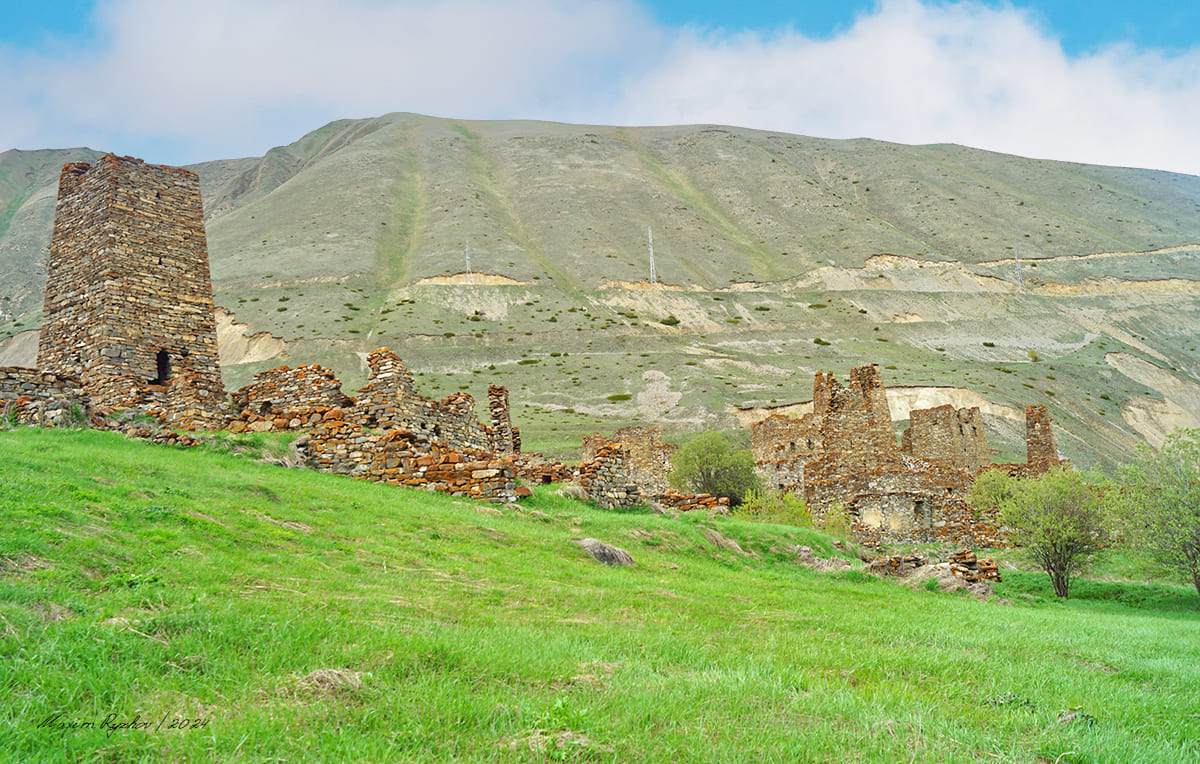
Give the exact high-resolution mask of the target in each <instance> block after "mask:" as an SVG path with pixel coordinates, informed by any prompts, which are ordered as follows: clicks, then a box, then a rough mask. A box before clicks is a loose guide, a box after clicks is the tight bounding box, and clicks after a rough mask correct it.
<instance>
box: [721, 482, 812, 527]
mask: <svg viewBox="0 0 1200 764" xmlns="http://www.w3.org/2000/svg"><path fill="white" fill-rule="evenodd" d="M733 514H734V515H735V516H736V517H739V518H741V519H743V520H763V521H766V522H770V523H786V524H788V525H799V526H800V527H802V528H811V527H812V515H811V514H810V513H809V511H808V507H807V506H805V505H804V499H803V498H802V497H800V496H797V495H796V494H794V493H790V492H788V491H776V490H757V489H751V490H749V491H747V492H746V496H745V498H744V499H743V500H742V503H741V504H739V505H738V507H737V509H735V510H734V511H733Z"/></svg>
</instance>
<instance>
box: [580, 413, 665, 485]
mask: <svg viewBox="0 0 1200 764" xmlns="http://www.w3.org/2000/svg"><path fill="white" fill-rule="evenodd" d="M612 444H618V445H620V446H621V447H623V448H624V449H625V452H626V454H627V459H628V464H629V478H630V482H633V483H637V484H638V486H639V487H640V489H641V490H642V492H643V493H667V492H669V491H670V488H671V487H670V483H669V482H668V480H667V476H668V475H670V474H671V455H672V454H674V453H675V451H676V450H677V449H676V446H673V445H671V444H670V443H664V442H663V439H662V428H661V427H658V426H657V425H652V426H642V425H629V426H628V427H622V428H620V429H619V430H617V431H616V432H614V433H613V434H612V437H611V438H606V437H604V436H603V435H599V434H597V433H592V434H591V435H586V436H584V438H583V451H582V454H581V459H582V460H583V461H585V462H586V461H589V460H591V459H594V458H595V457H596V455H597V454H598V453H599V451H600V449H601V448H604V447H605V446H609V445H612Z"/></svg>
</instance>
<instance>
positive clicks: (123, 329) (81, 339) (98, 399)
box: [37, 154, 225, 421]
mask: <svg viewBox="0 0 1200 764" xmlns="http://www.w3.org/2000/svg"><path fill="white" fill-rule="evenodd" d="M43 312H44V319H43V324H42V331H41V338H40V340H39V343H38V361H37V362H38V367H39V368H40V369H42V370H45V371H52V372H56V373H58V374H67V375H72V376H76V377H79V378H80V379H81V380H82V381H83V385H84V388H85V390H87V392H88V393H89V394H90V395H91V398H92V403H93V405H94V406H95V407H97V408H99V409H105V410H112V409H121V408H128V407H131V406H142V407H146V408H149V409H151V410H154V411H157V412H159V413H161V414H163V415H164V416H165V417H166V418H167V419H168V420H170V421H184V420H187V421H203V420H210V421H211V420H212V419H214V418H216V417H217V416H218V414H219V412H220V410H221V408H222V406H223V405H224V397H225V389H224V386H223V385H222V383H221V370H220V366H219V364H218V360H217V333H216V322H215V319H214V317H213V298H212V283H211V281H210V278H209V269H208V246H207V243H206V240H205V235H204V217H203V209H202V207H201V203H200V181H199V178H198V176H197V175H196V173H194V172H191V171H190V170H184V169H181V168H176V167H165V166H159V165H148V164H145V163H144V162H142V161H141V160H139V159H133V158H131V157H118V156H114V155H112V154H108V155H106V156H104V157H101V158H100V159H98V160H96V162H95V164H88V163H86V162H70V163H68V164H66V165H64V166H63V170H62V175H61V176H60V178H59V184H58V204H57V206H56V207H55V214H54V233H53V235H52V237H51V242H50V259H49V264H48V267H47V281H46V299H45V307H44V311H43Z"/></svg>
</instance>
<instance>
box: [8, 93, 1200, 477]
mask: <svg viewBox="0 0 1200 764" xmlns="http://www.w3.org/2000/svg"><path fill="white" fill-rule="evenodd" d="M34 154H36V155H37V156H36V157H31V156H30V152H8V153H6V154H5V155H3V156H2V157H0V178H12V177H13V176H14V175H21V177H22V178H25V179H24V180H22V181H21V184H23V185H20V184H19V185H20V187H21V189H23V190H20V191H19V193H18V192H16V191H6V190H3V189H6V188H7V186H3V185H2V184H0V193H7V194H8V196H5V197H0V209H9V210H11V212H10V213H8V220H9V223H8V229H7V230H5V231H3V233H2V238H0V253H3V256H2V257H0V292H2V293H3V294H0V300H3V302H0V305H2V306H4V307H3V308H0V309H2V310H5V311H7V315H6V316H4V317H2V318H4V319H5V320H7V321H8V323H4V321H0V332H3V331H5V330H7V331H8V332H9V333H16V332H20V331H22V330H26V331H27V330H30V329H32V328H35V327H36V326H37V324H38V323H39V322H40V316H39V312H38V308H39V307H40V289H41V286H40V283H39V281H38V279H39V278H44V274H42V273H41V272H40V271H38V269H37V267H36V265H35V264H36V261H37V257H38V254H37V253H38V252H43V251H44V248H45V246H46V244H47V242H48V239H49V227H50V210H51V208H52V203H51V201H52V199H53V194H54V183H55V182H56V180H57V167H56V166H55V163H56V162H57V163H58V165H59V166H61V162H58V159H59V158H60V157H61V156H64V155H65V154H63V153H62V152H58V153H54V152H34ZM35 158H36V160H37V161H36V162H34V159H35ZM148 159H150V160H151V161H153V158H148ZM22 168H25V169H22ZM195 169H196V170H197V171H198V172H199V173H200V175H201V179H202V184H203V190H204V195H205V209H206V217H207V222H208V236H209V247H210V252H211V262H212V272H213V279H214V286H215V288H216V298H217V303H218V304H219V305H220V306H222V307H224V308H226V309H227V310H229V311H230V312H231V313H233V314H234V315H235V316H236V320H237V322H240V323H242V324H245V326H246V329H245V331H246V332H247V333H249V334H253V333H254V332H263V331H265V332H270V333H272V334H274V335H276V336H277V337H279V338H281V340H283V342H284V344H285V347H286V350H285V351H284V352H285V354H286V360H284V357H283V356H281V357H280V358H275V359H269V360H261V359H260V358H257V357H256V359H255V360H254V361H252V362H246V363H241V361H243V360H245V359H244V357H241V356H238V355H237V354H235V353H229V354H227V355H226V356H225V358H224V361H225V363H226V364H227V365H226V367H225V369H226V375H227V383H228V384H230V385H238V384H242V383H244V382H245V381H247V380H248V379H249V377H250V375H251V374H252V373H253V372H254V371H256V370H258V369H261V368H264V367H266V366H269V365H275V364H278V363H281V362H287V363H289V364H292V365H295V364H299V363H308V362H320V363H324V364H326V365H331V366H333V367H335V368H336V369H338V371H339V374H340V376H341V377H342V379H343V380H344V381H345V382H346V383H347V387H348V388H350V389H353V388H354V387H355V386H356V385H357V383H359V382H361V381H362V374H363V371H362V366H361V360H360V359H361V354H363V353H365V352H366V351H368V350H370V349H373V348H374V347H377V346H379V345H388V346H390V347H392V348H393V349H395V350H396V351H397V352H399V353H400V354H401V356H402V357H403V358H405V360H406V361H407V362H408V363H409V364H410V365H411V366H412V367H413V368H414V369H416V370H417V371H418V372H420V374H419V376H418V380H419V382H420V384H421V385H422V390H424V391H425V392H426V393H427V394H431V395H432V394H446V393H449V392H454V391H456V390H459V389H466V390H469V391H470V392H472V394H474V395H475V397H476V398H477V399H481V398H482V397H483V392H484V390H485V389H486V385H487V384H488V383H489V382H499V383H502V384H506V385H508V386H509V387H510V389H511V390H512V391H513V400H514V404H515V405H516V406H517V411H516V414H517V417H518V423H519V424H521V425H522V426H523V427H524V428H525V430H526V432H527V433H528V434H529V435H530V436H531V440H532V442H533V443H534V444H535V445H541V446H547V447H551V448H558V447H562V446H565V445H566V444H568V443H571V442H575V443H577V442H578V440H577V438H578V434H580V433H581V432H586V431H590V430H591V429H595V428H601V429H603V428H606V427H607V426H609V425H610V424H611V425H613V426H616V425H617V424H619V423H622V422H626V421H630V420H635V419H637V420H651V421H659V422H662V423H664V424H665V425H667V426H668V427H672V428H694V427H698V426H726V425H729V424H731V423H732V419H731V418H730V416H729V414H728V412H729V410H730V409H731V407H734V406H745V405H762V406H766V405H772V404H775V403H783V402H789V401H797V400H803V399H805V398H807V397H808V395H809V392H810V389H811V379H812V377H811V374H812V373H813V372H814V371H816V370H817V369H821V368H824V369H828V370H833V371H835V372H838V373H840V374H845V373H846V371H848V369H849V368H850V367H851V366H853V365H857V364H860V363H871V362H877V363H879V364H880V365H881V366H883V367H885V369H884V379H885V382H887V383H888V384H895V385H901V384H903V385H917V386H953V387H969V388H971V389H973V390H975V391H976V392H978V393H981V394H983V395H984V396H985V397H987V398H988V399H989V400H991V401H992V402H994V403H995V404H997V405H1000V406H1010V407H1015V408H1017V409H1020V408H1022V407H1023V406H1024V405H1025V404H1027V403H1045V404H1047V405H1049V406H1050V408H1051V410H1052V413H1053V415H1054V417H1055V419H1056V421H1057V422H1058V423H1059V424H1060V425H1061V426H1062V431H1061V433H1060V445H1061V447H1062V449H1063V451H1064V452H1065V453H1066V454H1067V455H1068V456H1071V457H1072V458H1077V459H1082V460H1083V461H1096V460H1099V461H1108V460H1111V459H1114V458H1117V457H1119V455H1121V454H1123V453H1126V452H1127V451H1128V449H1130V448H1132V447H1133V445H1135V444H1136V443H1138V442H1140V441H1142V440H1143V439H1149V440H1151V441H1152V442H1153V441H1155V440H1156V439H1157V438H1159V437H1161V434H1162V431H1163V430H1165V429H1168V425H1169V424H1171V423H1173V424H1180V423H1183V424H1186V423H1189V422H1192V421H1195V422H1196V423H1197V424H1200V412H1197V411H1195V410H1194V409H1192V408H1191V404H1190V401H1192V400H1194V399H1195V395H1194V394H1195V393H1196V392H1197V391H1200V352H1198V351H1197V350H1196V344H1197V343H1196V341H1195V339H1194V327H1195V326H1197V325H1200V300H1198V299H1197V295H1198V294H1200V247H1197V244H1198V243H1200V178H1197V177H1193V176H1184V175H1177V174H1170V173H1163V172H1154V171H1147V170H1135V169H1123V168H1111V167H1096V166H1088V165H1079V164H1070V163H1061V162H1049V161H1041V160H1030V159H1022V158H1019V157H1011V156H1005V155H1000V154H994V153H990V152H985V151H978V150H974V149H967V148H963V147H959V146H902V145H896V144H888V143H882V142H878V141H871V140H854V141H832V140H822V139H816V138H808V137H803V136H795V135H786V134H777V133H767V132H761V131H753V130H746V129H739V128H729V127H717V126H686V127H664V128H617V127H600V126H577V125H561V124H550V123H538V122H470V121H461V120H446V119H435V118H431V117H422V116H418V115H412V114H392V115H387V116H384V117H380V118H378V119H370V120H345V121H339V122H334V123H331V124H329V125H327V126H325V127H323V128H321V129H320V130H317V131H315V132H313V133H310V134H309V135H306V136H305V137H303V138H302V139H300V140H299V141H297V142H295V143H293V144H290V145H288V146H284V147H279V148H276V149H272V150H271V151H270V152H268V153H267V155H266V156H264V157H262V158H249V159H237V160H221V161H214V162H208V163H205V164H202V165H198V166H196V167H195ZM22 194H23V196H22ZM35 198H36V199H38V200H40V201H38V202H36V203H34V202H31V201H29V200H33V199H35ZM22 199H23V200H25V201H17V200H22ZM648 229H650V230H651V231H652V233H653V254H654V270H655V271H656V273H657V276H658V279H659V281H660V282H665V284H663V285H654V286H651V285H650V284H649V283H648V277H649V273H650V265H651V263H650V246H649V241H648ZM14 232H23V233H20V235H17V233H14ZM468 247H469V250H468ZM468 251H469V256H470V267H471V270H472V271H473V277H472V278H470V279H469V280H468V278H467V277H466V276H465V275H463V274H464V271H465V270H466V269H467V254H468ZM883 255H888V256H887V257H885V256H883ZM664 320H665V321H667V324H663V323H661V322H662V321H664ZM675 320H677V321H678V323H674V321H675ZM818 340H819V342H818ZM17 344H18V343H16V342H15V341H14V342H12V343H9V346H10V347H13V348H15V347H16V345H17ZM241 344H242V345H245V344H246V343H241ZM20 345H21V347H25V348H28V347H29V346H30V343H29V340H28V337H27V336H26V337H25V338H24V339H23V342H22V343H20ZM229 347H231V348H232V347H233V345H230V346H229ZM5 352H6V351H5V350H4V348H0V354H3V353H5ZM15 352H16V351H15V350H14V351H12V353H15ZM1126 356H1129V357H1132V358H1135V359H1140V360H1141V361H1142V362H1144V363H1147V364H1150V365H1151V366H1152V367H1153V370H1152V371H1150V372H1149V373H1142V371H1138V372H1136V373H1135V372H1133V371H1132V370H1133V369H1134V368H1135V366H1134V365H1132V364H1130V363H1126V362H1124V360H1123V359H1124V358H1125V357H1126ZM0 357H11V355H9V356H3V355H0ZM1035 359H1036V360H1035ZM1136 368H1139V369H1140V368H1141V367H1136ZM1127 372H1129V373H1127ZM1129 374H1133V376H1130V375H1129ZM992 435H993V437H994V439H995V444H996V447H997V450H998V453H997V457H998V458H1020V456H1021V453H1020V442H1021V441H1020V437H1019V435H1018V434H1017V433H1016V432H1015V431H1014V430H1013V428H1012V427H1010V426H1009V425H1007V424H1005V423H1003V422H997V423H995V427H994V432H993V433H992Z"/></svg>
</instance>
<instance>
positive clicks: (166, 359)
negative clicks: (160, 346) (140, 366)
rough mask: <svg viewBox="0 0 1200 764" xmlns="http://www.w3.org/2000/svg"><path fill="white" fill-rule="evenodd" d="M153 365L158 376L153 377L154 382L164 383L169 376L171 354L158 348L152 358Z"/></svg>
mask: <svg viewBox="0 0 1200 764" xmlns="http://www.w3.org/2000/svg"><path fill="white" fill-rule="evenodd" d="M154 365H155V366H156V367H157V371H158V376H157V377H155V378H154V384H156V385H162V384H166V382H167V380H168V379H170V378H171V356H170V354H169V353H167V351H165V350H160V351H158V355H157V356H155V358H154Z"/></svg>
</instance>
